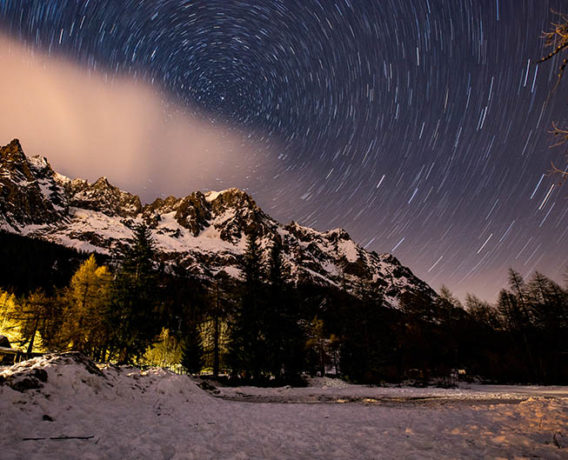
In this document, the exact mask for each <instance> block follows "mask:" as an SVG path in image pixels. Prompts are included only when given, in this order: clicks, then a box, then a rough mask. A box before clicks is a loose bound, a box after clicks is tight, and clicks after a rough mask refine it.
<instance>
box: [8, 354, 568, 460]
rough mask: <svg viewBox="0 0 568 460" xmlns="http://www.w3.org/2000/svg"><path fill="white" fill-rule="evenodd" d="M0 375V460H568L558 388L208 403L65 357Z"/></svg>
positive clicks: (189, 386) (567, 406)
mask: <svg viewBox="0 0 568 460" xmlns="http://www.w3.org/2000/svg"><path fill="white" fill-rule="evenodd" d="M1 369H2V370H1V371H0V382H1V384H0V458H2V459H3V460H6V459H76V458H81V459H99V458H108V459H134V458H136V459H138V458H143V459H145V458H148V459H162V458H163V459H191V458H195V459H206V458H239V459H245V458H247V459H248V458H293V459H299V458H325V459H328V458H345V459H359V458H361V459H362V458H436V459H437V458H456V457H462V458H463V457H474V458H479V457H506V458H511V457H535V456H536V457H543V458H564V459H565V458H568V387H499V386H473V385H472V386H466V387H463V388H460V389H452V390H444V389H436V388H426V389H417V388H377V387H365V386H355V385H347V384H345V383H343V382H340V381H337V380H330V379H315V380H314V381H312V384H311V386H309V387H307V388H277V389H266V388H251V387H241V388H220V389H219V390H220V391H219V393H217V394H214V392H213V391H211V392H207V391H204V390H202V389H201V388H200V387H198V386H197V383H198V382H196V381H195V380H192V379H190V378H188V377H186V376H179V375H174V374H172V373H169V372H166V371H163V370H151V371H147V372H141V371H140V370H139V369H135V368H131V367H123V368H116V367H108V368H105V369H102V370H99V369H97V368H96V367H95V366H93V365H92V363H90V362H89V361H87V360H84V359H83V358H81V357H80V356H78V355H74V354H67V355H63V356H61V355H51V356H46V357H43V358H37V359H34V360H30V361H26V362H24V363H21V364H19V365H17V366H14V367H11V368H1ZM43 371H45V372H43ZM30 387H32V388H30ZM33 387H39V388H33ZM14 388H15V389H14ZM75 437H79V438H84V439H75Z"/></svg>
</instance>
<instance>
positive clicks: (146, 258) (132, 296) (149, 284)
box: [111, 224, 162, 363]
mask: <svg viewBox="0 0 568 460" xmlns="http://www.w3.org/2000/svg"><path fill="white" fill-rule="evenodd" d="M117 256H118V257H117V258H118V265H119V267H118V270H117V274H116V276H115V280H114V283H113V305H112V309H111V322H112V328H113V346H114V349H115V350H116V351H117V352H118V361H119V362H120V363H127V362H131V361H132V360H133V359H134V358H136V357H140V356H141V355H142V353H143V352H144V351H145V350H146V348H147V347H148V345H150V344H151V343H152V342H153V341H154V339H155V338H156V337H157V335H158V334H159V333H160V331H161V329H162V324H161V315H160V313H161V312H160V303H159V295H158V289H159V284H158V283H159V280H158V270H157V268H156V267H155V265H154V258H155V245H154V241H153V239H152V234H151V232H150V229H149V228H148V227H147V226H146V225H144V224H140V225H137V226H136V227H134V230H133V237H132V238H130V239H129V240H128V241H127V244H126V246H125V247H124V248H122V249H121V250H119V252H118V255H117Z"/></svg>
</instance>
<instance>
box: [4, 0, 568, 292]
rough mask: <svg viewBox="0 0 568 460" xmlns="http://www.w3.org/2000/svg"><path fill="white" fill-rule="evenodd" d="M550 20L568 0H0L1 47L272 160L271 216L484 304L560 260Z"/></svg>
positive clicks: (564, 192)
mask: <svg viewBox="0 0 568 460" xmlns="http://www.w3.org/2000/svg"><path fill="white" fill-rule="evenodd" d="M552 10H556V11H561V12H562V11H564V12H566V4H565V2H562V1H544V0H543V1H539V2H536V1H534V0H475V1H474V0H400V1H399V0H360V1H358V0H301V1H296V0H285V1H284V0H271V1H268V0H256V1H252V0H234V1H228V0H202V1H170V0H153V1H132V0H121V1H109V0H107V1H102V0H85V1H79V0H68V1H65V0H57V1H50V0H42V1H10V0H3V1H0V32H2V33H4V34H6V35H8V36H10V37H12V38H15V39H17V40H20V41H21V42H24V43H26V44H27V45H28V46H32V47H35V48H38V49H41V50H43V51H45V52H48V53H49V54H50V55H53V56H64V57H66V58H69V59H71V60H73V61H74V62H76V63H77V64H78V65H80V66H82V67H84V68H86V69H96V70H100V71H103V72H105V73H107V74H109V75H114V74H117V75H118V74H121V75H122V74H127V75H130V76H132V77H134V78H136V79H139V80H140V81H143V82H148V83H150V84H152V85H154V86H156V87H159V88H160V90H162V91H164V93H165V94H168V96H169V97H171V98H173V99H174V100H176V101H178V102H179V103H180V104H183V105H184V106H186V107H188V108H189V109H190V110H191V111H192V112H193V113H195V114H197V115H198V116H199V117H201V118H203V119H204V120H208V122H209V123H212V124H215V123H218V122H223V123H227V124H229V125H230V126H231V127H233V128H234V129H235V130H238V131H240V132H244V133H248V135H249V136H251V137H254V138H255V139H256V140H258V141H259V142H261V143H262V144H263V145H266V146H267V147H269V148H270V151H276V152H277V155H275V156H274V157H271V158H268V161H270V162H271V163H272V164H273V168H274V171H273V172H272V173H271V174H270V176H269V177H267V176H266V174H264V173H263V172H262V168H258V169H257V168H254V167H253V168H251V170H250V172H249V175H248V182H247V184H246V186H247V189H248V190H249V191H250V192H251V193H252V194H253V196H254V197H255V199H256V201H257V202H258V203H259V205H261V207H263V208H265V209H266V210H267V211H268V212H269V213H270V214H271V215H273V216H274V217H276V218H277V219H279V220H282V221H286V220H290V219H295V220H297V221H298V222H300V223H301V224H303V225H307V226H313V227H316V228H318V229H320V230H326V229H329V228H333V227H343V228H345V229H346V230H347V231H348V232H349V233H350V234H351V236H352V237H353V238H354V239H355V240H356V241H358V242H360V243H361V244H362V245H363V246H365V247H366V248H367V249H369V250H376V251H377V252H390V251H392V252H393V253H394V254H395V255H396V256H397V257H399V259H400V260H401V261H402V262H403V263H404V264H406V265H408V266H410V267H411V268H412V269H413V271H414V272H415V273H416V274H417V275H418V276H420V277H422V278H423V279H425V280H426V281H427V282H429V283H430V284H432V286H433V287H435V288H439V287H440V286H441V285H442V284H445V285H447V286H449V287H450V289H452V290H453V291H454V292H455V293H456V294H458V295H459V296H463V295H464V294H465V293H466V292H472V293H475V294H477V295H479V296H481V297H485V298H487V299H488V300H493V299H494V298H495V296H496V294H497V291H498V289H499V288H501V287H504V285H505V284H506V280H507V269H508V268H509V267H513V268H515V269H516V270H518V271H520V272H521V273H522V274H523V275H528V274H530V273H531V272H533V271H534V270H539V271H541V272H543V273H545V274H547V275H550V276H552V277H553V278H555V279H557V280H559V281H561V280H562V276H563V274H564V273H565V271H566V264H567V262H568V225H567V222H568V219H567V214H568V189H567V188H566V186H564V187H561V186H559V185H558V178H555V177H550V176H548V175H547V171H548V169H549V168H550V163H551V161H554V162H555V163H557V164H562V161H563V152H562V150H561V149H550V148H549V145H550V144H551V143H553V139H551V137H550V134H548V131H549V130H550V128H551V126H552V122H553V121H557V122H560V123H562V122H563V121H568V108H567V107H566V102H567V101H568V97H567V96H568V93H567V90H566V86H567V85H568V82H565V84H564V85H562V84H561V85H560V86H559V88H558V89H557V90H556V91H555V93H554V94H553V95H552V97H549V96H550V95H551V90H552V88H553V86H554V84H555V83H556V73H557V68H558V65H559V62H558V61H556V60H552V61H550V62H547V63H544V64H540V65H537V61H538V59H539V58H540V57H542V56H543V55H545V54H547V50H545V49H544V48H543V41H542V40H541V39H540V36H541V34H542V32H543V31H545V30H548V29H549V28H550V24H551V22H553V21H554V20H555V17H556V16H555V15H554V13H553V12H552ZM9 90H10V89H9V88H2V91H9ZM93 129H95V130H96V127H93ZM14 135H16V133H14ZM221 179H222V178H221ZM230 185H232V184H227V186H230ZM215 186H216V184H211V188H214V187H215ZM134 191H135V192H138V193H141V192H142V190H134ZM189 191H190V190H188V192H189ZM144 193H148V198H150V197H152V196H154V195H156V194H160V193H167V190H146V191H145V192H144ZM144 196H146V195H144Z"/></svg>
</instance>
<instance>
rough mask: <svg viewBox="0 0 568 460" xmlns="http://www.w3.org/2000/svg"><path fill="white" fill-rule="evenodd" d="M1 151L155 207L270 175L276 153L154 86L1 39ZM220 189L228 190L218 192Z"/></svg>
mask: <svg viewBox="0 0 568 460" xmlns="http://www.w3.org/2000/svg"><path fill="white" fill-rule="evenodd" d="M0 63H1V68H2V71H1V72H0V101H1V102H0V103H1V109H0V144H1V145H4V144H7V143H8V142H9V141H10V140H11V139H12V138H15V137H17V138H19V139H20V141H21V143H22V146H23V148H24V151H25V152H26V153H27V154H28V155H36V154H39V155H43V156H46V157H47V158H48V159H49V161H50V162H51V164H52V166H53V167H54V169H56V170H58V171H60V172H62V173H64V174H66V175H69V176H71V177H83V178H86V179H89V180H95V179H96V178H98V177H100V176H103V175H104V176H107V177H109V180H111V182H114V183H116V184H117V185H119V186H121V187H122V188H126V189H128V190H130V191H133V192H136V193H139V194H141V195H142V196H143V198H146V199H151V198H153V197H154V195H156V194H158V193H162V194H177V195H185V194H187V193H189V192H191V191H194V190H200V189H215V188H220V186H223V185H224V186H227V187H228V186H239V187H246V186H247V182H248V181H250V180H251V179H250V177H249V176H250V175H251V173H252V172H253V171H256V172H257V173H258V170H259V169H261V168H266V169H267V174H269V171H268V170H269V166H268V164H269V157H270V152H268V151H267V150H266V147H264V146H262V145H260V144H255V142H254V141H251V140H250V139H249V137H248V136H247V133H244V132H241V131H238V130H235V129H233V128H231V127H229V126H225V125H222V124H218V123H217V124H212V123H211V122H210V121H208V120H206V119H202V118H200V117H198V116H196V115H192V114H191V113H190V112H189V110H187V109H185V108H184V107H181V106H179V105H177V104H175V103H174V102H172V101H168V99H167V97H166V96H165V95H164V94H162V93H161V92H160V91H159V90H157V89H156V88H154V87H153V86H151V85H150V84H147V83H143V82H140V81H137V80H136V79H134V78H133V77H129V76H119V77H117V76H114V77H112V78H109V77H107V76H105V74H103V73H99V72H92V71H89V70H87V69H85V68H83V67H81V66H79V65H78V64H75V63H73V62H71V61H68V60H65V59H62V58H56V57H52V56H49V55H47V54H44V53H41V52H38V51H37V50H32V49H30V48H28V47H26V46H25V45H23V44H22V43H20V42H18V41H16V40H13V39H10V38H7V37H3V36H0ZM220 182H221V184H220Z"/></svg>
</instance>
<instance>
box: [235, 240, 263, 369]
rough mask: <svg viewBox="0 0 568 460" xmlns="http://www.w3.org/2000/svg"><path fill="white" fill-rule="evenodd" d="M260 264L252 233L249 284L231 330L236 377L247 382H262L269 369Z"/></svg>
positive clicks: (247, 258) (247, 261) (247, 259)
mask: <svg viewBox="0 0 568 460" xmlns="http://www.w3.org/2000/svg"><path fill="white" fill-rule="evenodd" d="M260 263H261V262H260V250H259V247H258V242H257V233H256V231H255V229H252V230H251V231H250V233H249V234H248V235H247V248H246V251H245V254H244V256H243V264H242V269H243V274H244V278H245V282H244V286H243V289H242V295H241V301H240V305H239V307H238V308H237V311H236V313H235V315H234V319H233V324H232V328H231V343H230V350H229V361H230V365H231V367H232V370H233V373H234V374H238V373H243V374H244V375H245V377H246V378H250V377H252V378H254V379H258V378H260V377H261V375H262V373H263V370H265V369H266V355H265V351H266V349H265V340H264V339H265V338H264V334H263V331H262V323H263V317H262V316H263V311H262V308H261V305H260V302H261V288H262V286H261V271H260Z"/></svg>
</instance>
